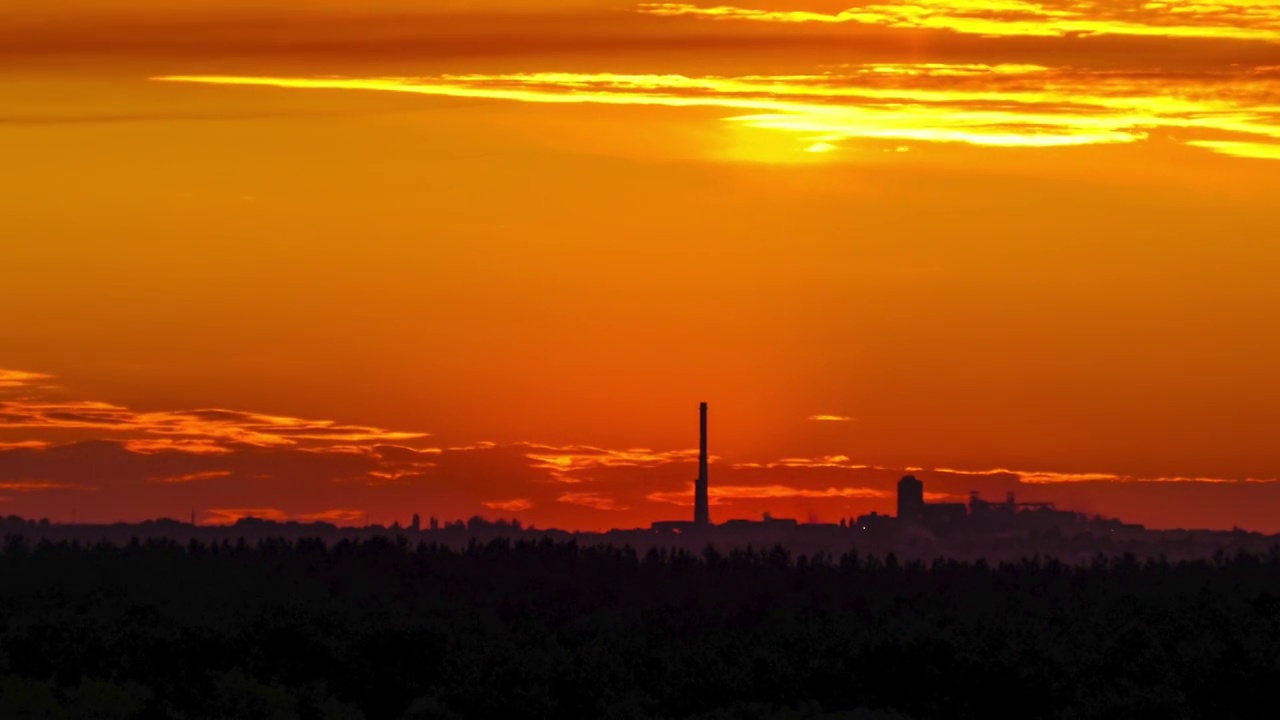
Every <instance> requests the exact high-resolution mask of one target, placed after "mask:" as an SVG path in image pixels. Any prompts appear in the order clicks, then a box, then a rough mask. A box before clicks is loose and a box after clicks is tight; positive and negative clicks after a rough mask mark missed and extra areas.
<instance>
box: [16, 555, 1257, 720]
mask: <svg viewBox="0 0 1280 720" xmlns="http://www.w3.org/2000/svg"><path fill="white" fill-rule="evenodd" d="M0 677H2V678H3V680H2V681H0V718H5V719H6V720H9V719H17V718H46V717H50V718H56V717H66V718H97V717H102V718H237V719H239V718H273V719H274V718H299V719H306V718H370V719H371V720H378V719H381V718H390V719H397V718H556V719H557V720H559V719H561V718H708V719H709V718H726V719H727V718H743V719H746V718H828V719H834V718H849V719H853V718H859V719H863V720H871V719H885V720H887V719H890V718H918V719H924V718H990V717H1018V718H1161V719H1164V718H1200V717H1206V718H1210V717H1215V718H1216V717H1231V718H1249V717H1267V718H1271V717H1274V716H1275V708H1274V705H1273V701H1274V688H1275V687H1277V683H1280V552H1278V551H1275V550H1273V551H1272V552H1271V553H1270V554H1268V555H1266V556H1245V555H1241V556H1235V557H1229V558H1228V557H1219V558H1217V559H1216V560H1213V561H1208V562H1198V563H1189V562H1187V563H1177V564H1170V563H1159V562H1145V563H1141V562H1138V561H1136V560H1133V559H1132V558H1129V559H1125V558H1116V559H1109V560H1102V559H1099V560H1098V561H1096V562H1094V563H1093V564H1092V565H1085V566H1077V567H1071V566H1067V565H1063V564H1060V563H1057V562H1055V561H1045V560H1029V561H1024V562H1022V563H1020V564H1016V565H1004V566H999V567H989V566H987V565H986V564H984V563H977V564H971V563H956V562H946V561H939V562H935V563H933V564H928V565H921V564H899V563H898V562H896V561H895V560H894V559H893V558H892V557H888V558H885V559H883V560H877V559H871V558H867V559H859V558H858V557H856V556H852V555H851V556H845V557H843V558H838V559H831V558H821V557H819V558H817V559H816V560H815V559H811V558H803V557H799V558H792V557H789V556H788V555H787V553H786V552H785V551H783V550H781V549H775V550H770V551H765V552H760V551H756V552H746V551H740V552H735V553H732V554H730V555H728V556H723V555H719V554H717V553H714V552H708V553H706V554H705V556H695V555H689V554H686V553H683V552H677V553H660V552H658V551H653V552H650V553H647V554H645V555H637V554H636V553H633V552H631V551H630V550H627V549H618V548H580V547H578V546H577V545H575V544H572V543H566V544H555V543H552V542H551V541H542V542H537V543H516V544H511V543H505V542H501V541H499V542H493V543H489V544H486V545H473V546H472V547H470V548H469V549H467V550H464V551H461V552H459V551H454V550H449V549H447V548H444V547H439V546H425V545H419V546H416V547H414V546H410V545H408V544H407V543H405V542H403V541H401V542H396V541H393V540H373V541H367V542H362V543H353V542H348V541H343V542H340V543H338V544H336V545H334V546H331V547H326V546H325V545H324V544H322V543H320V542H319V541H302V542H296V543H288V542H284V541H279V542H270V541H265V542H261V543H258V544H256V545H244V544H240V545H231V544H221V545H217V544H215V545H198V544H192V545H190V546H183V545H178V544H176V543H166V542H158V541H157V542H150V543H146V544H142V545H138V544H134V545H131V546H125V547H121V546H112V545H96V546H92V547H81V546H72V545H68V544H60V545H54V544H48V543H43V544H39V545H30V544H27V543H24V542H19V541H16V540H14V539H13V538H10V539H9V541H8V543H7V545H6V547H5V549H4V551H3V555H2V556H0Z"/></svg>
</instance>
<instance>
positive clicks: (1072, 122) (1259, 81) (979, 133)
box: [154, 63, 1280, 162]
mask: <svg viewBox="0 0 1280 720" xmlns="http://www.w3.org/2000/svg"><path fill="white" fill-rule="evenodd" d="M154 79H155V80H159V81H166V82H189V83H206V84H214V85H258V86H269V87H279V88H292V89H308V88H323V89H349V90H366V91H382V92H398V93H414V94H421V95H434V96H448V97H467V98H480V99H491V100H505V101H513V102H522V103H557V104H603V105H640V106H663V107H674V108H720V109H723V110H725V111H726V116H725V118H724V119H725V120H726V121H727V122H728V123H730V124H731V125H736V126H740V127H747V128H752V129H756V130H768V131H772V132H776V133H782V134H785V135H789V136H792V137H793V138H796V136H799V137H798V141H796V140H793V141H791V142H790V143H788V144H787V145H786V149H785V150H784V151H779V148H778V147H773V146H769V145H767V144H765V143H763V142H761V141H760V140H759V138H755V139H753V140H752V141H750V142H737V143H731V145H733V147H735V150H734V151H732V152H730V153H728V155H730V156H732V157H733V158H735V159H741V158H747V159H755V160H761V161H774V160H779V159H782V158H787V159H789V160H790V161H793V162H797V161H800V160H802V159H803V157H804V156H808V157H811V158H812V157H824V156H839V155H840V153H836V152H835V151H836V150H839V149H842V148H844V147H846V146H847V145H849V144H850V143H855V142H872V143H884V144H885V147H887V148H890V149H892V148H897V147H901V143H902V142H904V141H910V142H923V143H959V144H966V145H978V146H999V147H1011V148H1055V147H1073V146H1083V145H1099V144H1124V143H1135V142H1140V141H1143V140H1146V139H1148V138H1150V137H1152V136H1153V135H1154V134H1157V133H1161V134H1163V135H1165V136H1168V135H1170V134H1171V133H1173V132H1175V131H1176V133H1177V136H1178V139H1179V140H1180V141H1181V142H1183V143H1185V144H1186V145H1188V146H1191V147H1198V148H1203V149H1205V150H1209V151H1212V152H1217V153H1220V154H1224V155H1230V156H1245V157H1250V158H1270V159H1275V158H1277V157H1280V105H1277V104H1276V103H1275V101H1274V99H1275V97H1276V93H1277V92H1278V91H1280V70H1278V69H1277V68H1274V67H1257V68H1242V69H1238V70H1233V71H1231V72H1230V73H1222V72H1213V73H1202V74H1199V75H1197V74H1195V73H1179V74H1168V75H1164V74H1160V73H1143V72H1125V73H1118V72H1106V71H1086V70H1078V69H1072V68H1048V67H1043V66H1039V65H1009V64H1006V65H993V66H987V65H954V66H952V65H942V64H937V63H932V64H920V65H911V64H868V65H856V66H845V67H842V68H840V69H839V70H832V71H828V72H825V73H822V74H814V75H779V76H741V77H721V76H701V77H688V76H684V75H623V74H612V73H595V74H590V73H516V74H508V75H479V74H469V75H440V76H433V77H419V78H333V77H326V78H287V77H237V76H164V77H158V78H154ZM744 148H745V149H744Z"/></svg>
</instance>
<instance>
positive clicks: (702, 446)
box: [693, 403, 711, 525]
mask: <svg viewBox="0 0 1280 720" xmlns="http://www.w3.org/2000/svg"><path fill="white" fill-rule="evenodd" d="M698 421H699V425H700V431H699V450H698V481H697V483H696V484H695V485H694V500H693V522H694V523H695V524H697V525H710V524H711V511H710V508H709V505H710V503H709V502H708V498H707V404H706V403H700V404H699V405H698Z"/></svg>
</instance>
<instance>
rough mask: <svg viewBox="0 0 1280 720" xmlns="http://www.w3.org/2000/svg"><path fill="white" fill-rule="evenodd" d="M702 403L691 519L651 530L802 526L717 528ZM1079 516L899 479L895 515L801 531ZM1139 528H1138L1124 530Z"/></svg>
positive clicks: (1022, 523)
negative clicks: (932, 494)
mask: <svg viewBox="0 0 1280 720" xmlns="http://www.w3.org/2000/svg"><path fill="white" fill-rule="evenodd" d="M708 458H709V455H708V447H707V403H705V402H703V403H699V405H698V477H697V479H696V480H695V481H694V503H693V519H692V520H691V521H689V520H665V521H659V522H655V523H653V524H652V525H651V526H650V529H651V530H654V531H657V532H664V533H666V532H674V533H681V534H683V533H690V532H695V533H696V532H706V531H711V530H713V529H717V528H724V529H729V528H733V529H750V528H762V529H763V528H771V529H773V528H779V527H782V526H798V525H801V523H799V522H798V521H796V520H793V519H787V518H774V517H772V516H771V515H769V513H765V514H764V517H763V518H762V519H761V520H741V519H735V520H728V521H726V522H724V523H721V524H719V525H716V524H714V523H712V522H711V508H710V478H709V476H708ZM1087 521H1088V518H1087V517H1086V516H1085V515H1084V514H1083V513H1078V512H1071V511H1063V510H1058V509H1056V507H1055V505H1054V503H1052V502H1045V501H1038V502H1018V501H1017V500H1016V499H1015V498H1014V494H1013V493H1012V492H1010V493H1008V494H1007V495H1006V497H1005V500H1004V502H990V501H988V500H984V499H983V498H982V497H981V495H980V493H979V492H978V491H977V490H973V491H970V493H969V501H968V502H967V503H965V502H925V494H924V483H923V482H922V481H921V480H919V479H918V478H916V477H915V476H914V475H907V476H905V477H903V478H902V479H900V480H899V481H898V497H897V514H896V515H892V516H890V515H881V514H879V513H877V512H872V513H870V514H868V515H862V516H859V517H857V518H847V519H844V520H841V521H840V522H839V523H805V524H804V526H805V527H811V528H814V529H817V528H831V529H836V528H839V529H859V530H883V529H894V530H902V529H904V528H907V527H918V528H923V529H926V530H930V531H933V532H947V531H952V532H955V531H960V532H964V531H988V530H1000V529H1010V528H1014V527H1017V528H1048V527H1060V526H1063V525H1072V524H1080V523H1084V522H1087ZM1126 527H1141V526H1126Z"/></svg>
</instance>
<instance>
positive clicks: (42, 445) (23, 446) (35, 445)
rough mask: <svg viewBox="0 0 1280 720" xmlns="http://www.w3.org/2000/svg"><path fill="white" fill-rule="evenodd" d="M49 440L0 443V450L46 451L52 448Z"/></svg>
mask: <svg viewBox="0 0 1280 720" xmlns="http://www.w3.org/2000/svg"><path fill="white" fill-rule="evenodd" d="M52 445H53V443H51V442H48V441H47V440H19V441H17V442H0V450H44V449H46V448H49V447H52Z"/></svg>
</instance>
